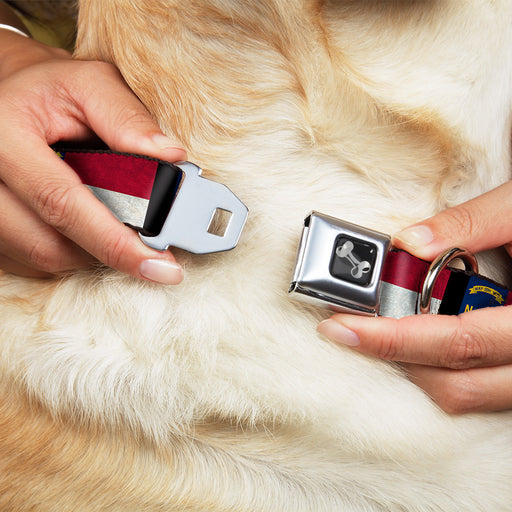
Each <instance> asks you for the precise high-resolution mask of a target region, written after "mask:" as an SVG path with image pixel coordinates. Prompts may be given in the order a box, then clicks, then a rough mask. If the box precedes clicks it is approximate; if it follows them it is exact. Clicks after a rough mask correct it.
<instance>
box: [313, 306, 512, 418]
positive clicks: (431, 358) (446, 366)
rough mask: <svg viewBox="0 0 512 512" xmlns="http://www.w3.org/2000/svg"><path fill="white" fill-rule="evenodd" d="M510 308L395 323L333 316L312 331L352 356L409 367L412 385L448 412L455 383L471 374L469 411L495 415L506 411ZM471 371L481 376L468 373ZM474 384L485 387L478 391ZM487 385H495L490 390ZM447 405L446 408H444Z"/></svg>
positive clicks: (511, 402)
mask: <svg viewBox="0 0 512 512" xmlns="http://www.w3.org/2000/svg"><path fill="white" fill-rule="evenodd" d="M510 309H511V308H510V307H502V308H489V309H479V310H474V311H470V312H467V313H463V314H461V315H459V316H442V315H415V316H408V317H404V318H401V319H394V318H385V317H378V318H369V317H361V316H356V315H345V314H336V315H334V316H332V317H331V318H330V319H328V320H325V321H324V322H322V323H321V324H320V325H319V326H318V331H319V332H320V333H321V334H323V335H324V336H326V337H327V338H329V339H330V340H332V341H334V342H336V343H338V344H340V345H345V346H349V347H351V348H353V349H355V350H357V351H358V352H361V353H364V354H367V355H370V356H375V357H379V358H382V359H386V360H392V361H398V362H403V363H409V365H408V366H407V367H408V372H409V373H410V375H411V377H412V378H413V381H414V382H416V383H417V384H418V385H419V386H420V387H422V388H423V389H424V390H425V391H427V392H428V393H429V394H430V395H431V396H432V397H433V398H434V400H435V401H436V402H438V403H439V404H440V405H441V406H442V407H443V408H445V409H446V410H449V412H451V411H452V410H454V409H455V407H454V406H453V404H452V402H453V401H454V400H455V398H453V400H452V397H453V396H457V393H459V392H460V386H461V379H464V378H468V376H470V377H473V375H474V379H475V381H474V383H475V384H474V386H475V390H474V392H473V395H474V396H475V397H477V396H478V400H477V399H476V398H475V404H474V409H471V410H484V409H485V410H496V409H494V408H495V407H496V408H497V409H501V408H508V407H510V406H512V387H511V386H510V378H509V374H508V372H506V371H504V368H509V367H510V365H511V363H512V334H510V333H512V329H511V328H512V320H511V311H510ZM476 369H478V370H482V369H486V371H485V372H483V371H481V372H478V373H475V374H473V373H471V372H473V370H476ZM414 377H417V378H414ZM510 377H512V375H511V376H510ZM485 378H487V379H488V380H485ZM480 382H482V383H484V384H485V386H483V387H480V384H479V383H480ZM491 382H495V383H496V386H497V388H496V389H494V388H492V386H491V384H490V383H491ZM502 382H503V384H501V383H502ZM441 383H443V384H441ZM505 384H506V385H505ZM491 388H492V389H491ZM473 395H472V396H473ZM486 397H487V398H486ZM467 401H469V399H468V400H467ZM448 402H449V403H450V404H451V405H446V404H447V403H448ZM461 403H462V399H461ZM460 409H461V410H462V409H464V411H466V409H468V410H469V409H470V407H469V406H465V407H462V405H461V406H460Z"/></svg>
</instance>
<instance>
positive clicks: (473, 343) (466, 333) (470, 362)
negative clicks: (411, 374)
mask: <svg viewBox="0 0 512 512" xmlns="http://www.w3.org/2000/svg"><path fill="white" fill-rule="evenodd" d="M446 347H447V348H446V354H445V356H444V360H442V364H443V366H445V367H446V368H452V369H455V370H460V369H464V368H473V367H475V366H478V365H479V364H480V363H481V362H482V361H484V360H486V358H487V348H486V344H485V342H484V341H483V340H482V338H481V337H480V336H478V334H477V333H476V332H474V331H472V330H471V329H468V327H467V326H466V324H465V321H464V316H460V317H459V319H458V327H457V329H455V330H454V332H453V333H452V335H451V338H450V339H449V340H448V343H447V345H446Z"/></svg>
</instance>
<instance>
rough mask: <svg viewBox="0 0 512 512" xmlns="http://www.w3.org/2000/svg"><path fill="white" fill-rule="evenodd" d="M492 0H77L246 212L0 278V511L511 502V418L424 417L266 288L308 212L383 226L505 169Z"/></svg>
mask: <svg viewBox="0 0 512 512" xmlns="http://www.w3.org/2000/svg"><path fill="white" fill-rule="evenodd" d="M511 19H512V3H511V2H509V0H494V1H492V0H487V1H486V0H471V1H467V2H461V1H459V0H395V1H391V0H390V1H387V0H375V1H370V0H352V1H349V0H347V1H343V0H339V1H336V0H331V1H321V0H249V1H246V2H241V1H235V0H192V1H190V2H179V1H176V0H109V1H105V0H81V1H80V16H79V31H78V43H77V52H76V53H77V57H79V58H82V59H100V60H104V61H108V62H112V63H114V64H115V65H116V66H117V67H118V68H119V69H120V71H121V72H122V74H123V76H124V78H125V79H126V81H127V83H128V84H129V85H130V87H131V88H132V89H133V91H134V92H135V93H136V94H137V95H138V96H139V98H140V99H141V100H142V102H143V103H144V104H145V105H146V107H147V108H148V109H149V111H150V112H151V113H152V114H153V115H154V116H155V118H156V119H157V120H158V122H159V123H160V125H161V126H162V128H163V130H164V131H165V132H166V133H167V134H169V135H172V136H174V137H176V138H178V139H179V140H181V141H182V142H183V143H184V145H185V148H186V149H187V151H188V154H189V158H190V160H191V161H193V162H195V163H197V164H198V165H200V166H201V167H202V168H203V169H204V174H205V176H207V177H211V178H213V179H214V180H216V181H220V182H223V183H225V184H227V185H228V186H229V187H230V188H231V189H232V190H233V191H235V192H236V194H237V195H238V196H239V197H240V198H241V199H242V201H243V202H244V203H245V204H246V205H247V206H248V208H249V211H250V214H249V218H248V221H247V224H246V228H245V230H244V233H243V235H242V237H241V239H240V243H239V245H238V247H237V248H236V249H235V250H233V251H230V252H225V253H218V254H211V255H202V256H197V255H191V254H188V253H185V252H184V251H176V256H177V259H178V260H179V261H180V263H181V264H182V265H184V267H185V271H186V279H185V281H184V282H183V283H182V284H181V285H179V286H175V287H168V286H167V287H166V286H160V285H156V284H151V283H147V282H138V281H136V280H135V279H133V278H131V277H128V276H125V275H121V274H119V273H116V272H113V271H110V270H108V269H102V270H100V271H98V270H91V271H83V272H78V273H76V274H74V275H72V276H69V277H66V278H64V279H59V280H55V281H50V282H49V281H43V280H41V281H37V280H34V279H24V278H19V277H13V276H8V275H3V276H1V278H0V296H1V302H0V315H1V317H0V318H1V320H0V333H1V340H2V344H1V351H0V369H1V379H0V383H1V387H0V396H1V399H0V509H1V510H2V511H16V512H21V511H38V512H39V511H52V512H64V511H74V512H77V511H80V512H82V511H87V512H88V511H109V512H114V511H119V512H127V511H141V512H142V511H144V512H149V511H155V512H156V511H196V512H199V511H201V512H205V511H211V512H213V511H236V512H242V511H250V512H256V511H276V512H285V511H290V512H298V511H307V512H312V511H315V512H316V511H318V512H320V511H343V512H345V511H347V512H349V511H350V512H355V511H361V512H362V511H365V512H370V511H371V512H376V511H386V512H389V511H397V512H398V511H409V512H412V511H418V512H419V511H421V512H427V511H443V512H446V511H486V512H497V511H506V510H512V485H511V481H512V415H511V414H510V413H499V414H471V415H464V416H450V415H448V414H446V413H444V412H442V411H441V410H440V409H439V408H438V407H437V406H436V405H434V403H433V402H432V401H431V400H430V399H429V397H428V396H426V395H425V394H424V393H423V392H422V391H421V390H420V389H419V388H417V387H416V386H415V385H413V384H412V383H411V382H410V381H409V380H408V379H407V378H406V376H405V375H404V374H403V372H402V371H401V369H400V367H399V366H397V365H394V364H392V363H389V362H384V361H380V360H375V359H371V358H368V357H365V356H362V355H360V354H357V353H354V352H352V351H350V350H348V349H342V348H340V347H338V346H334V345H333V344H331V343H329V342H327V341H326V340H325V339H323V338H322V337H321V336H319V335H318V334H316V332H315V328H316V325H317V323H318V322H319V321H320V320H322V319H323V318H326V317H327V315H328V314H329V313H328V312H327V311H326V310H322V309H321V308H316V307H313V306H305V305H303V304H301V303H298V302H295V301H292V300H290V299H289V297H288V296H287V289H288V285H289V282H290V279H291V275H292V272H293V266H294V261H295V255H296V249H297V244H298V241H299V237H300V231H301V225H302V221H303V219H304V217H305V215H306V214H307V213H308V212H309V211H311V210H318V211H321V212H324V213H326V214H329V215H332V216H335V217H340V218H343V219H345V220H347V221H351V222H356V223H358V224H361V225H364V226H367V227H370V228H373V229H377V230H380V231H383V232H386V233H393V232H395V231H396V230H397V229H399V228H402V227H405V226H406V225H408V224H410V223H411V222H413V221H417V220H419V219H422V218H425V217H427V216H429V215H432V214H434V213H436V212H438V211H439V210H440V209H442V208H444V207H446V206H450V205H454V204H457V203H460V202H462V201H464V200H466V199H468V198H471V197H473V196H476V195H478V194H480V193H481V192H483V191H485V190H488V189H490V188H492V187H495V186H497V185H499V184H501V183H503V182H504V181H505V180H507V179H508V178H509V175H510V125H511V122H510V121H511V118H510V112H511V109H510V106H511V98H512V81H511V78H512V52H511V51H510V48H512V24H511V21H510V20H511Z"/></svg>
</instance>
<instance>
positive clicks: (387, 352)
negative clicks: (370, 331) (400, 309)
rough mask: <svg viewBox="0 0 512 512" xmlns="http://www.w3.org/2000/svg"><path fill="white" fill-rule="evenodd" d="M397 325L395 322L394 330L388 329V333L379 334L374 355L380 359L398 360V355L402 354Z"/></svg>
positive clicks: (400, 338)
mask: <svg viewBox="0 0 512 512" xmlns="http://www.w3.org/2000/svg"><path fill="white" fill-rule="evenodd" d="M397 325H398V323H397V322H395V328H394V329H390V331H389V332H388V333H386V334H385V335H384V333H383V334H381V336H379V338H378V342H377V345H376V353H375V355H376V356H377V357H379V358H380V359H386V360H389V361H394V360H399V359H400V357H399V355H400V354H402V352H403V351H402V345H403V343H402V341H403V340H402V337H401V336H400V333H399V331H398V328H397Z"/></svg>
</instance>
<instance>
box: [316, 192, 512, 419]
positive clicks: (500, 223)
mask: <svg viewBox="0 0 512 512" xmlns="http://www.w3.org/2000/svg"><path fill="white" fill-rule="evenodd" d="M511 198H512V182H508V183H505V184H504V185H502V186H501V187H498V188H496V189H494V190H492V191H490V192H488V193H486V194H484V195H482V196H479V197H477V198H475V199H473V200H471V201H468V202H467V203H464V204H462V205H460V206H457V207H455V208H450V209H448V210H445V211H444V212H442V213H440V214H438V215H436V216H434V217H432V218H429V219H427V220H425V221H423V222H421V223H419V224H415V225H414V226H411V227H410V228H407V229H405V230H404V231H402V232H400V233H398V234H397V235H396V236H395V237H394V241H393V243H394V245H395V246H397V247H399V248H402V249H405V250H406V251H409V252H411V253H413V254H414V255H416V256H418V257H420V258H423V259H425V260H428V261H431V260H433V259H434V258H435V257H436V256H437V255H439V254H440V253H442V252H443V251H445V250H446V249H448V248H450V247H454V246H457V247H465V248H467V249H468V250H470V251H471V252H474V253H476V252H479V251H482V250H486V249H491V248H495V247H499V246H504V247H505V249H506V250H507V252H508V254H509V255H512V250H511V240H512V226H511V225H510V221H509V219H510V218H511V216H512V199H511ZM496 205H500V207H499V208H496ZM511 313H512V306H507V307H497V308H486V309H480V310H474V311H469V312H467V313H463V314H461V315H458V316H437V315H435V316H434V315H415V316H409V317H405V318H401V319H399V320H396V319H393V318H383V317H379V318H363V317H358V316H354V315H345V314H336V315H334V316H332V317H331V318H330V319H328V320H326V321H324V322H322V323H321V324H320V325H319V327H318V330H319V332H321V333H322V334H324V335H325V336H327V337H328V338H330V339H331V340H332V341H335V342H337V343H340V344H343V345H346V346H350V347H351V348H352V349H353V350H357V351H359V352H361V353H364V354H368V355H371V356H376V357H380V358H382V359H387V360H392V361H400V362H402V363H404V367H405V369H406V371H407V373H408V375H409V377H410V379H411V380H412V381H413V382H415V383H416V384H417V385H418V386H420V387H421V388H422V389H423V390H425V392H426V393H428V394H429V395H430V396H431V397H432V399H433V400H434V401H435V402H436V403H437V404H439V406H440V407H441V408H442V409H444V410H445V411H447V412H449V413H452V414H460V413H466V412H479V411H499V410H505V409H510V408H512V314H511Z"/></svg>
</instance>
